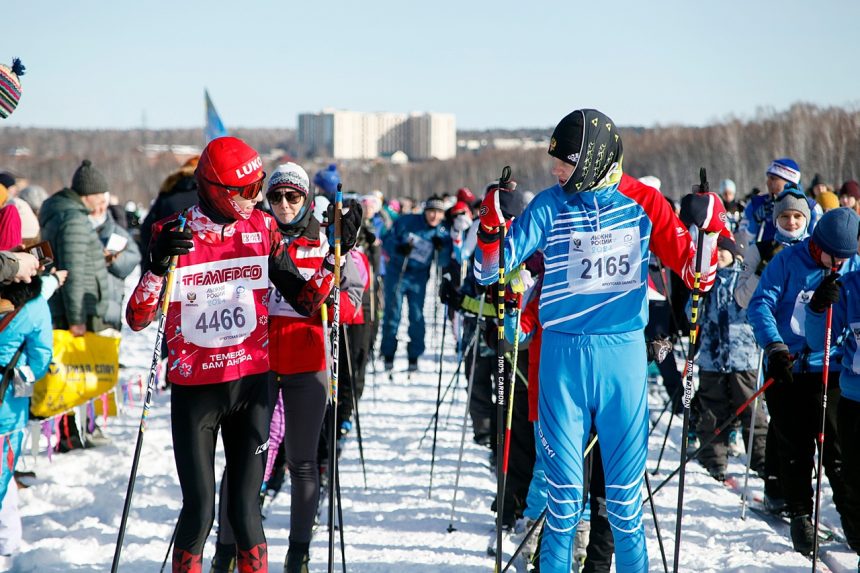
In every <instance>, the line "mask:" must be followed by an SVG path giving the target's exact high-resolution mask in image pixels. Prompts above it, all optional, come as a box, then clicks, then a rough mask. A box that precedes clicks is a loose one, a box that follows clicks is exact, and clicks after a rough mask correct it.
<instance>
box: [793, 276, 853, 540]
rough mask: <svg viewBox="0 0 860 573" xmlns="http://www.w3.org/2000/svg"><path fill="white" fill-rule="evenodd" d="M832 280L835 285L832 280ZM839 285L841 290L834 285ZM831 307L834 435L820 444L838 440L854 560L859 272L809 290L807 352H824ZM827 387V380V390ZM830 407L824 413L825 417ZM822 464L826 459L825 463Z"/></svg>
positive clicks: (843, 506) (845, 526)
mask: <svg viewBox="0 0 860 573" xmlns="http://www.w3.org/2000/svg"><path fill="white" fill-rule="evenodd" d="M837 279H838V280H837ZM840 283H841V284H840ZM831 305H833V317H832V325H831V335H830V336H831V340H830V342H831V345H833V346H836V345H837V344H838V343H839V340H840V338H841V340H842V344H841V347H840V348H841V350H842V351H843V355H842V361H841V365H842V375H841V376H840V378H839V387H840V390H841V392H842V395H841V396H840V398H839V404H838V405H836V406H835V407H833V410H835V412H836V431H837V434H836V435H835V436H834V435H833V434H832V433H826V434H825V438H824V439H825V443H826V441H828V440H829V441H833V440H834V439H835V440H838V442H839V446H840V449H841V452H842V477H843V478H844V481H845V492H844V497H843V499H842V504H841V507H840V508H839V510H840V514H841V516H842V529H843V530H844V531H845V538H846V540H847V541H848V545H849V546H851V549H853V550H854V551H855V552H856V553H857V554H858V555H860V447H858V444H860V350H858V345H860V272H857V271H854V272H851V273H848V274H846V275H843V276H842V278H840V275H839V273H833V274H831V275H830V276H828V277H825V278H824V279H823V280H822V281H821V284H820V285H819V286H818V287H817V288H816V289H815V292H814V293H813V295H812V299H811V300H810V301H809V306H808V307H807V310H808V312H807V313H806V340H807V343H808V344H809V346H810V347H811V348H812V349H813V350H822V351H823V350H824V336H825V335H824V332H825V321H826V315H827V312H826V311H827V309H828V308H829V307H830V306H831ZM830 384H832V382H831V381H829V380H828V390H829V385H830ZM830 410H831V407H828V414H829V413H830ZM825 459H826V458H825Z"/></svg>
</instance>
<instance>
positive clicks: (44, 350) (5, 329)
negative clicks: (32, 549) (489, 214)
mask: <svg viewBox="0 0 860 573" xmlns="http://www.w3.org/2000/svg"><path fill="white" fill-rule="evenodd" d="M0 293H2V297H3V298H5V299H7V300H9V301H11V302H12V304H13V305H14V307H15V310H14V311H12V312H10V313H7V314H4V315H0V365H2V366H0V373H2V375H3V381H4V384H3V385H0V391H2V392H3V395H2V396H0V398H2V404H0V460H3V465H4V468H3V470H2V471H0V500H3V509H2V512H0V531H2V532H3V533H5V534H7V535H0V555H2V556H9V555H11V554H13V553H15V552H17V550H18V548H19V547H20V544H21V517H20V515H19V514H18V510H17V499H18V498H17V486H16V485H15V483H14V482H13V481H12V475H13V472H14V469H15V463H17V461H18V457H19V456H20V454H21V445H22V443H23V441H24V428H25V427H26V425H27V419H28V415H29V412H30V395H31V394H32V388H33V384H34V383H35V381H36V380H38V379H39V378H41V377H43V376H44V375H45V374H46V373H47V371H48V365H49V364H50V363H51V356H52V354H53V345H54V339H53V330H52V327H51V311H50V310H49V309H48V302H47V300H46V299H45V297H44V296H42V281H41V278H39V277H36V278H34V279H33V281H32V282H30V283H14V284H11V285H7V286H5V287H3V289H2V291H0ZM5 383H8V386H6V384H5ZM10 457H11V459H12V460H14V461H13V463H12V464H11V467H7V466H6V462H7V460H9V459H10Z"/></svg>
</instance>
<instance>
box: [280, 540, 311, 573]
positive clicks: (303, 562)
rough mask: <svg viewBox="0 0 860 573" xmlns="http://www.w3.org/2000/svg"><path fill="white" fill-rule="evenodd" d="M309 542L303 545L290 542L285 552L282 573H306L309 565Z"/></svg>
mask: <svg viewBox="0 0 860 573" xmlns="http://www.w3.org/2000/svg"><path fill="white" fill-rule="evenodd" d="M310 547H311V544H310V542H309V541H306V542H304V543H298V542H290V548H289V549H288V550H287V559H286V560H285V561H284V573H308V564H309V563H310V559H311V557H310Z"/></svg>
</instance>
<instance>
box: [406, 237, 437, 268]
mask: <svg viewBox="0 0 860 573" xmlns="http://www.w3.org/2000/svg"><path fill="white" fill-rule="evenodd" d="M409 240H410V241H411V242H412V252H411V253H409V258H410V259H412V260H413V261H417V262H419V263H421V264H422V265H426V264H427V263H429V262H430V259H431V258H432V257H433V242H432V241H428V240H427V239H424V238H422V237H419V236H418V235H416V234H415V233H409Z"/></svg>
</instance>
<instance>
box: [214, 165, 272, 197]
mask: <svg viewBox="0 0 860 573" xmlns="http://www.w3.org/2000/svg"><path fill="white" fill-rule="evenodd" d="M204 181H206V183H208V184H210V185H214V186H215V187H221V188H222V189H226V190H227V191H230V192H231V193H235V194H236V195H238V196H240V197H242V198H243V199H254V198H255V197H256V196H257V195H259V194H260V191H262V190H263V185H264V183H265V181H266V172H265V171H263V176H262V177H260V179H259V180H258V181H255V182H254V183H251V184H249V185H243V186H241V187H235V186H233V185H224V184H223V183H215V182H214V181H209V180H208V179H204Z"/></svg>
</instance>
